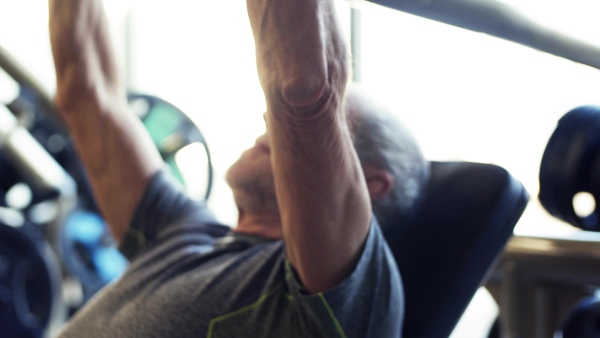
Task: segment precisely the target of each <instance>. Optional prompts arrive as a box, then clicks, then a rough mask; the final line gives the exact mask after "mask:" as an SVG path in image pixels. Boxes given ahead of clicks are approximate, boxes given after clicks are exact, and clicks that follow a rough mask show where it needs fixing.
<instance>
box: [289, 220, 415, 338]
mask: <svg viewBox="0 0 600 338" xmlns="http://www.w3.org/2000/svg"><path fill="white" fill-rule="evenodd" d="M286 284H287V287H288V292H289V293H290V295H291V296H292V297H294V299H298V300H299V301H300V302H301V303H303V306H305V307H306V310H307V311H310V312H312V313H313V314H314V316H316V317H318V318H319V319H320V320H319V321H320V322H321V324H320V325H321V326H322V327H323V329H324V330H325V331H327V332H330V333H332V334H334V335H335V336H339V337H400V336H401V332H402V321H403V317H404V295H403V289H402V281H401V278H400V274H399V272H398V268H397V265H396V262H395V260H394V257H393V255H392V253H391V252H390V250H389V248H388V246H387V243H386V242H385V239H384V238H383V235H382V232H381V229H380V228H379V225H378V223H377V221H376V220H375V219H374V218H373V221H372V222H371V227H370V230H369V233H368V237H367V240H366V243H365V246H364V249H363V252H362V255H361V257H360V259H359V261H358V263H357V265H356V268H355V269H354V271H353V272H352V274H351V275H350V276H349V277H348V278H346V279H345V280H344V281H342V283H340V284H339V285H337V286H336V287H334V288H333V289H331V290H328V291H326V292H323V293H319V294H315V295H307V294H306V292H304V291H303V287H302V285H301V283H300V282H299V281H298V279H297V277H296V275H295V273H294V272H293V269H292V267H291V265H290V264H289V262H286ZM333 332H337V333H333Z"/></svg>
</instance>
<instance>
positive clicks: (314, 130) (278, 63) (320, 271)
mask: <svg viewBox="0 0 600 338" xmlns="http://www.w3.org/2000/svg"><path fill="white" fill-rule="evenodd" d="M248 11H249V16H250V22H251V25H252V29H253V33H254V39H255V43H256V57H257V68H258V72H259V78H260V81H261V85H262V87H263V90H264V92H265V97H266V99H267V114H266V116H267V132H268V134H269V138H270V140H271V149H272V155H271V156H272V163H273V173H274V177H275V187H276V194H277V202H278V205H279V209H280V214H281V220H282V226H283V234H284V240H285V243H286V252H287V256H288V258H289V260H290V262H291V263H292V266H293V267H294V268H295V269H296V271H297V273H298V275H299V277H300V279H301V281H302V283H303V284H304V287H305V288H306V289H307V290H308V291H309V292H313V293H317V292H322V291H325V290H328V289H330V288H331V287H333V286H335V285H337V284H338V283H340V282H341V281H342V280H343V279H344V278H346V277H347V276H348V274H349V273H350V272H351V271H352V269H353V268H354V266H355V263H356V261H357V259H358V256H359V254H360V252H361V249H362V246H363V244H364V241H365V239H366V234H367V232H368V229H369V220H370V204H369V198H368V193H367V190H366V186H365V184H364V176H363V174H362V171H361V167H360V164H359V162H358V158H357V156H356V154H355V152H354V148H353V146H352V141H351V138H350V134H349V130H348V126H347V125H346V120H345V113H344V110H343V104H342V103H343V100H344V93H345V88H346V81H347V77H348V70H347V64H348V63H347V52H346V46H345V43H344V41H343V37H342V32H341V29H340V27H339V25H338V22H337V18H336V13H335V8H334V4H333V1H332V0H301V1H298V0H271V1H268V0H248Z"/></svg>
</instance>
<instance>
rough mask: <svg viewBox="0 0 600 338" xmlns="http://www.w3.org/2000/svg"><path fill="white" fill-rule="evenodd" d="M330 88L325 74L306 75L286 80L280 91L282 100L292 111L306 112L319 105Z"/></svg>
mask: <svg viewBox="0 0 600 338" xmlns="http://www.w3.org/2000/svg"><path fill="white" fill-rule="evenodd" d="M330 89H331V87H330V85H329V84H328V83H327V78H326V76H314V75H306V76H299V77H296V78H294V79H291V80H289V81H286V82H285V83H284V84H283V85H282V86H281V89H280V92H281V98H282V100H283V102H284V103H285V104H286V105H287V106H288V107H290V108H291V109H292V110H293V111H298V112H307V111H311V110H313V109H314V108H315V107H317V106H319V105H320V103H321V102H322V101H323V100H324V98H326V97H327V96H328V95H329V91H330Z"/></svg>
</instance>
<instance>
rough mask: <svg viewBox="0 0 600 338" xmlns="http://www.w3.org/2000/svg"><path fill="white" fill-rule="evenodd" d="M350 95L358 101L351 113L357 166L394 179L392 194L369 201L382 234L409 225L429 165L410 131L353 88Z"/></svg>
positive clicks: (423, 186) (421, 191)
mask: <svg viewBox="0 0 600 338" xmlns="http://www.w3.org/2000/svg"><path fill="white" fill-rule="evenodd" d="M350 95H354V96H356V95H358V96H359V97H361V98H360V101H361V102H360V104H358V107H355V109H352V108H351V109H350V112H351V113H350V119H351V120H353V122H352V134H353V143H354V147H355V149H356V152H357V154H358V158H359V159H360V162H361V163H362V164H366V163H369V164H371V165H373V166H375V167H377V168H380V169H384V170H386V171H388V172H390V173H391V174H392V175H393V177H394V186H393V188H392V190H391V192H390V193H389V194H388V195H387V196H385V197H383V198H381V199H379V200H375V201H372V205H373V212H374V214H375V216H376V217H377V220H378V221H379V224H380V225H381V228H382V229H383V231H384V233H385V232H387V231H389V230H390V229H391V228H392V227H396V226H401V225H402V224H404V223H406V222H409V221H410V219H411V217H412V213H413V210H414V209H415V207H416V204H417V203H418V201H419V200H420V199H421V197H422V194H423V190H424V189H425V186H426V184H427V181H428V178H429V162H428V161H426V160H425V158H424V157H423V153H422V152H421V149H420V148H419V146H418V144H417V142H416V140H415V139H414V138H413V136H412V134H411V133H410V132H409V130H408V129H407V128H406V127H405V126H404V125H403V124H402V123H401V122H400V121H399V119H398V118H397V117H396V116H395V115H394V114H393V113H392V112H391V111H390V110H389V109H387V108H386V107H383V106H381V105H377V104H375V103H374V102H371V100H369V99H367V97H366V96H364V94H362V93H360V92H358V93H357V89H356V88H355V89H353V90H351V91H350ZM355 105H356V102H355ZM353 110H354V111H353Z"/></svg>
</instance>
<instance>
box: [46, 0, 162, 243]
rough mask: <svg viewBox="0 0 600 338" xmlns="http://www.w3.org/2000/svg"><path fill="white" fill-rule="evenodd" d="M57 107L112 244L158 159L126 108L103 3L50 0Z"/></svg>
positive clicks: (120, 235) (119, 236)
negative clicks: (111, 238)
mask: <svg viewBox="0 0 600 338" xmlns="http://www.w3.org/2000/svg"><path fill="white" fill-rule="evenodd" d="M49 11H50V40H51V45H52V53H53V55H54V65H55V68H56V104H57V106H58V110H59V112H60V114H61V116H62V118H63V120H64V121H65V123H66V124H67V127H68V129H69V131H70V133H71V136H72V138H73V140H74V143H75V146H76V148H77V152H78V154H79V157H80V158H81V160H82V161H83V164H84V166H85V169H86V171H87V174H88V177H89V179H90V181H91V184H92V188H93V191H94V195H95V197H96V201H97V203H98V205H99V207H100V211H101V212H102V214H103V216H104V218H105V219H106V221H107V223H108V224H109V226H110V229H111V231H112V233H113V235H114V237H115V239H116V240H117V241H120V240H121V239H122V238H123V235H124V234H125V232H126V231H127V228H128V226H129V222H130V221H131V218H132V217H133V213H134V211H135V208H136V207H137V204H138V202H139V200H140V198H141V196H142V194H143V192H144V189H145V188H146V185H147V183H148V182H149V180H150V178H151V177H152V175H153V174H154V173H156V172H157V171H158V170H159V169H160V168H161V166H162V160H161V159H160V156H159V154H158V152H157V150H156V148H155V147H154V145H153V144H152V141H151V140H150V137H149V135H148V134H147V133H146V131H145V130H144V129H143V126H142V124H141V123H140V121H139V119H138V118H137V117H136V116H134V115H133V114H132V113H131V112H130V111H129V109H128V105H127V101H126V100H127V98H126V92H125V84H124V79H123V77H122V73H121V72H120V69H119V67H118V62H117V58H116V56H115V53H114V51H113V49H112V46H111V41H110V36H109V29H108V25H107V22H106V16H105V13H104V8H103V5H102V1H101V0H50V1H49Z"/></svg>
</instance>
